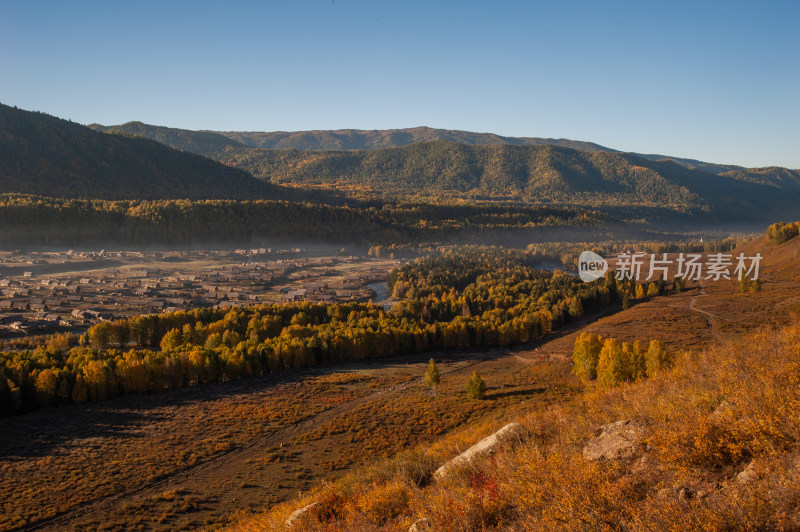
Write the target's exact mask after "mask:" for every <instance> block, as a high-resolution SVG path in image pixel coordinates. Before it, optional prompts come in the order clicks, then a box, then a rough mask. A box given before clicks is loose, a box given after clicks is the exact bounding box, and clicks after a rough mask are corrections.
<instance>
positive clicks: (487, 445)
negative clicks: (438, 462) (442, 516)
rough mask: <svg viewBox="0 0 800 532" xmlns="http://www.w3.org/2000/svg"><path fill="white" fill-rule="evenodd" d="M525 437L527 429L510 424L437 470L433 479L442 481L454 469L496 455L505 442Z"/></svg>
mask: <svg viewBox="0 0 800 532" xmlns="http://www.w3.org/2000/svg"><path fill="white" fill-rule="evenodd" d="M524 435H525V427H523V426H522V425H520V424H519V423H509V424H508V425H506V426H505V427H503V428H502V429H500V430H498V431H497V432H495V433H494V434H492V435H491V436H488V437H486V438H484V439H482V440H481V441H479V442H478V443H476V444H475V445H473V446H472V447H470V448H469V449H467V450H466V451H464V452H463V453H461V454H460V455H458V456H456V457H455V458H453V459H452V460H450V461H448V462H447V463H445V464H444V465H443V466H442V467H440V468H439V469H437V470H436V472H435V473H434V474H433V478H435V479H436V480H442V479H443V478H444V477H446V476H447V475H448V474H449V472H450V471H451V470H452V469H453V468H454V467H459V466H463V465H467V464H469V463H470V462H472V461H473V460H475V459H477V458H483V457H485V456H489V455H491V454H494V452H495V451H496V450H497V448H498V447H499V446H500V445H502V444H503V443H505V442H509V441H513V440H521V439H522V438H523V437H524Z"/></svg>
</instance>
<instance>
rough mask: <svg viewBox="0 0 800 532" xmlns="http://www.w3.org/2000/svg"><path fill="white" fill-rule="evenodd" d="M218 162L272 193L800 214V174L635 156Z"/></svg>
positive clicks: (566, 151)
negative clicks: (723, 169)
mask: <svg viewBox="0 0 800 532" xmlns="http://www.w3.org/2000/svg"><path fill="white" fill-rule="evenodd" d="M214 158H216V159H218V160H220V161H222V162H224V163H225V164H229V165H232V166H236V167H238V168H242V169H244V170H247V171H249V172H251V173H252V174H253V175H255V176H257V177H262V178H264V179H269V180H271V181H272V182H273V183H291V184H295V185H322V186H328V187H332V188H333V187H337V188H345V187H350V188H354V189H359V188H361V189H366V190H374V191H379V192H383V193H399V194H427V195H430V196H444V197H447V196H461V197H471V198H478V199H480V198H492V199H514V200H525V201H529V202H554V203H559V204H578V205H589V206H594V207H611V206H646V207H653V208H656V207H657V208H666V209H672V210H675V211H681V212H690V211H691V212H696V213H705V214H706V215H708V216H710V217H712V218H716V219H718V220H731V219H738V220H766V219H771V218H774V217H775V216H776V215H778V214H776V213H781V214H783V213H786V214H787V215H792V214H794V213H797V209H798V207H797V205H800V173H798V172H797V171H792V170H786V169H772V170H762V171H753V172H748V173H742V172H739V173H737V172H729V173H726V174H722V175H714V174H710V173H707V172H704V171H700V170H692V169H689V168H685V167H683V166H680V165H678V164H676V163H673V162H670V161H651V160H647V159H643V158H641V157H638V156H636V155H632V154H625V153H607V152H593V153H589V152H582V151H577V150H573V149H570V148H561V147H556V146H512V145H507V144H495V145H487V146H470V145H464V144H457V143H453V142H446V141H431V142H423V143H417V144H412V145H409V146H402V147H397V148H383V149H376V150H370V151H327V152H315V151H299V150H266V149H253V148H250V149H237V148H227V149H226V150H224V151H223V152H220V153H217V154H215V155H214Z"/></svg>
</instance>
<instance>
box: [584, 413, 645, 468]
mask: <svg viewBox="0 0 800 532" xmlns="http://www.w3.org/2000/svg"><path fill="white" fill-rule="evenodd" d="M641 428H642V427H641V425H639V424H638V423H635V422H633V421H629V420H628V421H617V422H615V423H609V424H608V425H603V426H602V427H600V428H599V429H597V433H596V434H595V437H594V438H592V439H591V440H589V443H587V444H586V446H585V447H584V448H583V457H584V458H585V459H587V460H592V461H595V460H621V459H625V458H630V457H632V456H633V455H634V454H636V451H638V450H639V447H640V443H639V442H640V440H641V437H640V435H639V433H640V430H641Z"/></svg>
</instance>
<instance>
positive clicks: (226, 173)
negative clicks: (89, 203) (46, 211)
mask: <svg viewBox="0 0 800 532" xmlns="http://www.w3.org/2000/svg"><path fill="white" fill-rule="evenodd" d="M0 153H2V157H0V192H3V193H23V194H40V195H47V196H57V197H69V198H76V197H80V198H100V199H167V198H176V199H177V198H189V199H205V198H285V197H287V196H290V195H292V194H294V193H292V192H289V191H284V190H283V189H282V188H281V187H276V186H274V185H271V184H269V183H265V182H264V181H263V180H259V179H255V178H253V177H252V176H250V175H248V174H247V172H245V171H242V170H239V169H235V168H230V167H227V166H224V165H222V164H219V163H218V162H215V161H212V160H210V159H207V158H205V157H200V156H197V155H193V154H189V153H184V152H180V151H178V150H174V149H171V148H168V147H166V146H164V145H162V144H160V143H158V142H153V141H151V140H148V139H145V138H142V137H130V136H122V135H105V134H102V133H99V132H97V131H93V130H92V129H90V128H88V127H85V126H82V125H80V124H76V123H73V122H70V121H67V120H62V119H60V118H56V117H53V116H50V115H46V114H44V113H35V112H29V111H23V110H21V109H17V108H15V107H9V106H6V105H2V104H0Z"/></svg>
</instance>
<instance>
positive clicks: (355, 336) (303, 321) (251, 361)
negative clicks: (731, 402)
mask: <svg viewBox="0 0 800 532" xmlns="http://www.w3.org/2000/svg"><path fill="white" fill-rule="evenodd" d="M389 285H390V287H391V289H392V290H393V291H394V293H395V295H396V296H398V297H400V298H401V300H400V301H399V302H398V303H397V304H396V305H395V306H394V308H393V309H392V310H391V311H389V312H387V311H386V310H384V309H383V307H380V306H376V305H372V304H363V303H336V304H313V303H288V304H280V305H279V304H274V305H257V306H252V307H236V308H232V309H229V310H222V309H216V308H205V309H196V310H192V311H185V312H184V311H181V312H175V313H168V314H161V315H145V316H136V317H132V318H128V319H124V320H118V321H115V322H101V323H99V324H96V325H94V326H93V327H92V328H91V329H90V330H89V331H88V333H87V335H86V336H85V337H84V338H83V339H82V340H81V345H79V346H75V347H71V346H69V345H68V342H56V341H52V342H49V343H48V345H43V346H40V347H37V348H36V349H33V350H21V351H8V352H3V353H0V412H1V413H2V414H3V415H9V414H14V413H20V412H26V411H30V410H33V409H36V408H39V407H44V406H49V405H56V404H71V403H83V402H89V401H101V400H104V399H106V398H109V397H114V396H120V395H127V394H143V393H155V392H159V391H163V390H166V389H174V388H181V387H184V386H193V385H197V384H205V383H215V382H222V381H232V380H237V379H242V378H247V377H253V376H258V375H265V374H268V373H277V372H281V371H286V370H291V369H296V368H303V367H309V366H314V365H318V364H343V363H347V362H352V361H358V360H365V359H370V358H381V357H391V356H397V355H404V354H412V353H422V352H426V351H435V350H442V349H457V348H484V347H494V346H509V345H512V344H517V343H523V342H527V341H531V340H534V339H536V338H540V337H541V336H543V335H545V334H547V333H549V332H550V331H551V330H552V329H553V328H554V327H557V326H558V325H560V324H562V323H564V322H566V321H569V320H573V319H577V318H579V317H581V316H582V315H583V313H584V312H588V311H591V310H595V309H598V308H601V307H603V306H606V305H609V304H611V303H612V302H615V301H618V300H619V294H618V290H617V285H616V281H614V280H613V278H612V279H608V280H600V281H596V282H595V283H591V284H586V283H582V282H580V281H579V280H578V279H577V278H575V277H572V276H569V275H566V274H564V273H562V272H546V271H542V270H538V269H536V267H535V264H533V263H532V262H531V259H530V256H529V254H526V253H525V252H522V251H507V250H489V249H476V250H473V251H471V252H464V253H461V254H456V253H450V254H445V255H441V256H436V257H431V258H426V259H422V260H420V261H417V262H415V263H412V264H409V265H406V266H404V267H403V268H401V269H399V270H398V271H397V272H396V273H394V274H393V275H392V276H391V279H390V282H389Z"/></svg>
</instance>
